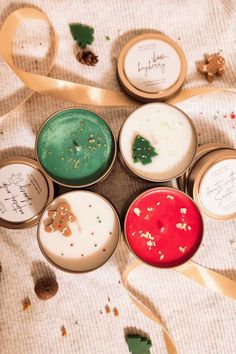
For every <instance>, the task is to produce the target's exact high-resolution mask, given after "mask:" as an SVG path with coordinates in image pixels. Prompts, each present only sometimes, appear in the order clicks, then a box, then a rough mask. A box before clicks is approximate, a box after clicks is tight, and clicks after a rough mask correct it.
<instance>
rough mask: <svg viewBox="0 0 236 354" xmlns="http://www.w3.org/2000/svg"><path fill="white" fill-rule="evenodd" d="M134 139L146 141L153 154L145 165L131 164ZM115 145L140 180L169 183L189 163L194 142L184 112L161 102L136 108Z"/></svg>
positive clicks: (133, 162) (193, 134) (192, 133)
mask: <svg viewBox="0 0 236 354" xmlns="http://www.w3.org/2000/svg"><path fill="white" fill-rule="evenodd" d="M137 136H141V137H142V138H144V139H146V140H148V141H149V142H150V145H151V146H152V147H153V148H154V149H155V151H156V153H157V155H156V156H154V157H153V158H152V161H151V162H150V163H148V164H142V162H135V161H134V158H133V144H134V142H135V139H136V137H137ZM119 146H120V150H121V153H122V156H123V158H124V160H125V162H126V164H127V165H128V166H129V167H130V168H131V170H133V171H134V172H136V173H137V174H138V175H139V176H140V177H142V178H144V179H145V178H147V179H150V180H153V181H158V180H171V179H173V178H175V177H176V176H178V175H180V174H182V173H183V172H184V171H185V170H186V169H187V167H188V166H189V165H190V163H191V162H192V160H193V158H194V155H195V152H196V148H197V139H196V134H195V131H194V128H193V127H192V125H191V123H190V121H189V120H188V118H187V117H186V116H185V114H184V113H182V112H181V111H180V110H178V109H176V108H175V107H173V106H171V105H168V104H165V103H151V104H147V105H144V106H142V107H141V108H138V109H137V110H136V111H134V112H133V113H132V114H131V115H130V116H129V117H128V119H127V120H126V121H125V123H124V125H123V127H122V130H121V134H120V139H119Z"/></svg>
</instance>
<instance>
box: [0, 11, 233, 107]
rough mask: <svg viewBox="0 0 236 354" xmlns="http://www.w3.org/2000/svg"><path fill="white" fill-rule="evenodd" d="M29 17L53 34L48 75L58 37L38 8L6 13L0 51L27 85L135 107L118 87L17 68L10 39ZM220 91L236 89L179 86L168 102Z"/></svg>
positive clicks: (64, 96) (50, 92)
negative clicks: (46, 26) (59, 77)
mask: <svg viewBox="0 0 236 354" xmlns="http://www.w3.org/2000/svg"><path fill="white" fill-rule="evenodd" d="M28 20H43V21H46V22H47V23H48V25H49V26H50V27H51V29H52V32H53V36H54V52H53V57H52V61H51V64H50V67H49V70H48V73H47V75H48V74H49V72H50V70H51V68H52V66H53V65H54V63H55V59H56V54H57V48H58V38H57V35H56V32H55V30H54V28H53V26H52V24H51V22H50V20H49V18H48V17H47V16H46V15H45V14H44V13H43V12H42V11H41V10H39V9H36V8H22V9H18V10H16V11H14V12H12V13H11V14H10V15H9V16H8V17H7V19H6V20H5V22H4V23H3V25H2V28H1V31H0V53H1V55H2V57H3V59H4V60H5V61H6V63H8V64H9V65H10V67H11V68H12V70H13V71H14V72H15V74H16V75H17V76H18V77H19V79H20V80H21V81H22V82H23V83H24V84H25V85H26V86H27V87H28V88H30V89H31V90H33V91H34V92H38V93H40V94H43V95H48V96H52V97H56V98H61V99H64V100H67V101H72V102H74V103H77V104H82V105H95V106H107V107H108V106H110V107H112V106H118V107H127V106H131V107H135V106H137V105H138V103H137V102H135V101H134V100H132V99H131V98H129V97H128V96H127V95H126V94H124V93H123V92H121V91H113V90H106V89H101V88H98V87H93V86H88V85H81V84H78V83H73V82H69V81H65V80H60V79H55V78H50V77H47V76H43V75H38V74H33V73H29V72H27V71H24V70H21V69H19V68H17V67H16V66H15V65H14V62H13V58H12V39H13V35H14V32H15V30H16V28H17V27H18V26H20V25H21V24H22V23H24V22H25V21H28ZM220 91H232V92H236V89H234V88H216V87H199V88H192V89H191V88H190V89H186V90H182V91H181V92H180V93H179V94H178V96H177V97H175V98H174V99H172V100H171V101H170V103H178V102H181V101H183V100H186V99H187V98H191V97H194V96H198V95H203V94H208V93H213V92H220ZM31 95H32V94H30V95H28V96H27V97H26V98H25V99H24V100H23V101H22V102H21V103H20V105H21V104H22V103H24V102H25V101H26V100H27V99H28V98H29V97H30V96H31ZM20 105H18V106H17V107H19V106H20ZM17 107H16V108H17Z"/></svg>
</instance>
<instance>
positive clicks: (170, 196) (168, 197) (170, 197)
mask: <svg viewBox="0 0 236 354" xmlns="http://www.w3.org/2000/svg"><path fill="white" fill-rule="evenodd" d="M166 198H167V199H170V200H173V199H175V197H173V195H169V194H168V195H167V196H166Z"/></svg>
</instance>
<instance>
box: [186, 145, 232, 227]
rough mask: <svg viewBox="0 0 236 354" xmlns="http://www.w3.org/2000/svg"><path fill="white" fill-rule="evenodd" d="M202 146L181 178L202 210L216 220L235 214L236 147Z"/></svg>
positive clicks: (226, 218) (228, 217)
mask: <svg viewBox="0 0 236 354" xmlns="http://www.w3.org/2000/svg"><path fill="white" fill-rule="evenodd" d="M210 147H211V148H209V146H208V145H207V146H206V147H205V146H203V147H202V148H201V150H200V152H199V154H197V157H196V160H195V161H194V163H193V165H192V166H191V168H190V169H189V171H188V172H187V174H186V176H185V179H184V184H183V185H184V188H185V190H186V192H187V193H188V194H189V195H190V196H192V197H193V199H194V200H195V201H196V203H197V204H198V205H199V207H200V209H201V211H202V212H203V213H204V214H205V215H207V216H209V217H211V218H213V219H217V220H228V219H232V218H235V217H236V150H234V149H230V148H229V147H228V148H227V147H226V146H219V145H216V146H215V147H214V144H213V145H212V144H211V146H210Z"/></svg>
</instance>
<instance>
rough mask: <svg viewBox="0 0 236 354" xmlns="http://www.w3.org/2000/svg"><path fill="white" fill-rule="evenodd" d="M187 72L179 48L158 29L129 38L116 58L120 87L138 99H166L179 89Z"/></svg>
mask: <svg viewBox="0 0 236 354" xmlns="http://www.w3.org/2000/svg"><path fill="white" fill-rule="evenodd" d="M186 74H187V62H186V58H185V55H184V52H183V50H182V49H181V48H180V47H179V45H178V44H177V43H175V42H174V41H173V40H172V39H170V38H168V37H167V36H164V35H161V34H158V33H148V34H142V35H140V36H137V37H135V38H133V39H131V40H130V41H129V42H128V43H127V44H126V45H125V46H124V47H123V49H122V50H121V53H120V55H119V58H118V79H119V81H120V84H121V86H122V87H123V89H124V90H125V91H126V92H127V93H128V95H130V96H131V97H133V98H134V99H136V100H137V101H140V102H153V101H167V100H169V99H170V98H172V97H173V96H175V95H176V94H177V93H178V91H179V90H180V89H181V87H182V85H183V83H184V81H185V78H186Z"/></svg>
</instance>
